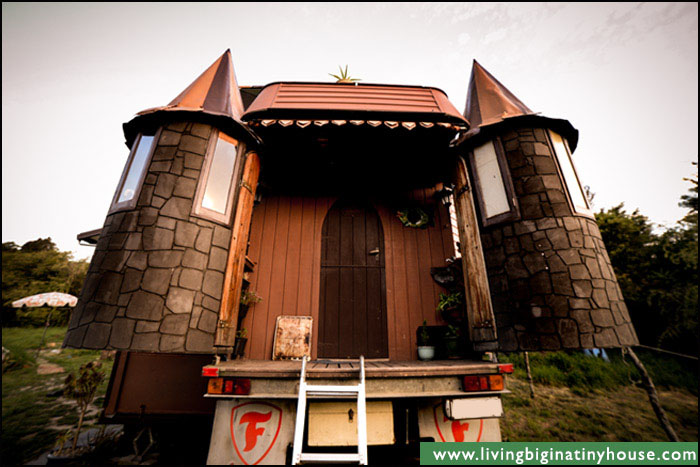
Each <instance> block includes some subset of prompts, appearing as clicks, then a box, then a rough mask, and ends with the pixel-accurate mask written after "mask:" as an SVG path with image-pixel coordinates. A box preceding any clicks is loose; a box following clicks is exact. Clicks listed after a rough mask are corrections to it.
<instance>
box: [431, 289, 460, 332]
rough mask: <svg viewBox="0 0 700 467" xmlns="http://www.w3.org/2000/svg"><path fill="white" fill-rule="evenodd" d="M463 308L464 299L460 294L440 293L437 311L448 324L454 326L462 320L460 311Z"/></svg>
mask: <svg viewBox="0 0 700 467" xmlns="http://www.w3.org/2000/svg"><path fill="white" fill-rule="evenodd" d="M463 307H464V297H463V295H462V292H454V293H448V294H444V293H440V301H439V302H438V306H437V311H439V312H440V314H441V315H442V318H443V319H444V320H445V321H447V322H448V323H451V324H455V323H459V322H461V320H462V314H463V313H462V309H463Z"/></svg>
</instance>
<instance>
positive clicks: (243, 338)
mask: <svg viewBox="0 0 700 467" xmlns="http://www.w3.org/2000/svg"><path fill="white" fill-rule="evenodd" d="M247 342H248V330H247V329H246V328H240V329H239V330H237V331H236V341H235V342H234V343H233V356H234V358H243V356H244V355H245V345H246V343H247Z"/></svg>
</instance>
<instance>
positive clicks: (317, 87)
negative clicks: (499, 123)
mask: <svg viewBox="0 0 700 467" xmlns="http://www.w3.org/2000/svg"><path fill="white" fill-rule="evenodd" d="M242 119H243V120H245V121H248V122H253V121H257V122H261V123H262V122H270V121H275V122H287V121H291V122H294V124H297V125H298V126H302V127H303V125H305V123H304V122H314V124H316V125H322V124H323V123H322V122H331V123H335V124H340V123H339V122H345V123H348V122H349V123H351V124H352V123H353V122H354V124H356V125H360V124H365V123H368V124H369V125H371V126H379V125H380V124H381V125H386V126H388V127H389V128H392V127H398V126H403V127H404V128H408V127H412V126H413V125H420V124H421V122H423V123H424V124H425V125H424V127H427V126H426V125H428V124H431V123H432V124H440V123H442V124H446V125H451V126H455V127H459V128H467V127H468V126H469V122H468V121H467V119H466V118H464V117H463V116H462V115H460V113H459V111H458V110H457V109H456V108H455V107H454V106H453V105H452V103H451V102H450V101H449V100H448V99H447V96H446V95H445V93H444V92H443V91H441V90H439V89H436V88H428V87H420V86H397V85H379V84H358V83H354V84H341V83H272V84H268V85H267V86H265V87H264V88H263V90H262V91H261V92H260V94H259V95H258V97H257V98H256V99H255V101H254V102H253V103H252V104H251V105H250V107H249V108H248V110H247V111H246V112H245V113H244V114H243V116H242ZM297 122H302V123H301V124H298V123H297ZM359 122H361V123H359ZM370 122H380V123H379V124H377V125H373V123H370ZM342 124H344V123H342ZM283 126H284V124H283Z"/></svg>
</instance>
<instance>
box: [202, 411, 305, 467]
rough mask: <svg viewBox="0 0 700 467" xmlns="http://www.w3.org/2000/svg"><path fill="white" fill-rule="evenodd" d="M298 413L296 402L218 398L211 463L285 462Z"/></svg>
mask: <svg viewBox="0 0 700 467" xmlns="http://www.w3.org/2000/svg"><path fill="white" fill-rule="evenodd" d="M295 416H296V404H295V403H294V402H292V401H283V400H273V401H261V400H251V399H227V400H219V401H217V403H216V413H215V415H214V426H213V428H212V432H211V442H210V443H209V456H208V457H207V464H208V465H253V464H258V465H270V464H272V465H283V464H285V461H286V454H287V447H288V446H289V444H290V443H291V442H292V439H293V438H294V419H295Z"/></svg>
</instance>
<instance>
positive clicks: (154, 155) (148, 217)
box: [64, 51, 259, 353]
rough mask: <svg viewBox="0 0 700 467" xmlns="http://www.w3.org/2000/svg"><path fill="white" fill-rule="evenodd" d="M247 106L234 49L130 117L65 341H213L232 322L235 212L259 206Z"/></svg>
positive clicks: (151, 345)
mask: <svg viewBox="0 0 700 467" xmlns="http://www.w3.org/2000/svg"><path fill="white" fill-rule="evenodd" d="M242 113H243V105H242V102H241V95H240V92H239V88H238V85H237V83H236V77H235V74H234V70H233V65H232V61H231V53H230V51H226V52H225V53H224V54H223V55H222V56H221V57H220V58H219V59H218V60H216V61H215V62H214V63H213V64H212V65H211V66H210V67H209V68H208V69H207V70H206V71H204V73H202V74H201V75H200V76H199V77H198V78H197V79H196V80H195V81H194V82H193V83H192V84H191V85H190V86H189V87H187V88H186V89H185V90H184V91H183V92H182V93H180V94H179V95H178V96H177V97H176V98H175V99H173V101H172V102H170V104H168V105H167V106H164V107H158V108H154V109H148V110H145V111H143V112H140V113H139V114H137V116H136V117H135V118H134V119H132V120H131V121H130V122H128V123H126V124H124V135H125V137H126V143H127V146H128V147H129V148H130V154H129V157H128V159H127V162H126V165H125V168H124V172H123V174H122V177H121V179H120V181H119V185H118V186H117V189H116V192H115V194H114V198H113V200H112V203H111V206H110V208H109V212H108V215H107V218H106V220H105V223H104V226H103V228H102V230H101V233H100V236H99V241H98V242H97V246H96V250H95V253H94V255H93V258H92V261H91V263H90V268H89V270H88V274H87V277H86V279H85V283H84V286H83V289H82V292H81V295H80V299H79V302H78V305H77V306H76V308H75V310H74V312H73V315H72V317H71V320H70V324H69V330H68V333H67V335H66V339H65V342H64V345H66V346H68V347H76V348H90V349H118V350H139V351H149V352H186V353H211V352H213V345H214V340H215V333H216V331H217V327H218V328H219V329H220V330H222V329H223V330H226V329H230V328H234V331H235V317H232V316H231V314H232V313H233V314H235V313H236V312H237V307H233V305H232V304H233V303H237V300H238V296H237V295H236V291H238V293H240V277H238V276H241V275H242V267H243V261H242V260H241V258H240V257H241V256H243V258H244V256H245V249H243V251H242V252H241V251H238V250H240V249H241V248H240V245H238V244H237V243H236V242H237V239H238V238H245V239H246V241H247V231H245V232H241V229H240V228H239V227H240V225H239V224H241V222H239V224H236V222H234V219H236V220H240V219H239V218H240V217H241V216H242V215H244V212H245V211H246V210H247V211H250V210H252V197H253V196H254V195H253V193H254V190H255V187H256V185H257V173H258V171H259V162H258V157H257V155H256V153H255V152H253V149H254V148H255V146H256V138H255V136H254V135H253V134H252V133H251V132H250V131H249V130H247V128H246V127H245V126H244V125H242V124H241V123H240V122H239V118H240V116H241V114H242ZM246 177H247V178H246ZM242 178H243V180H242ZM240 185H244V186H245V187H246V188H247V189H246V190H242V191H244V194H241V195H239V186H240ZM242 205H245V206H248V205H250V206H249V207H246V208H242V207H241V206H242ZM248 214H249V212H248ZM249 219H250V218H249V217H248V221H249ZM242 224H244V230H245V229H247V226H248V225H249V222H247V221H243V222H242ZM233 250H236V251H235V253H234V252H232V251H233ZM239 266H240V267H239ZM238 269H240V270H241V273H239V274H238V276H237V275H236V274H237V271H238ZM220 318H221V319H220ZM231 322H233V325H231ZM217 323H218V324H217ZM224 334H226V333H225V332H224ZM222 345H229V344H228V341H227V342H224V343H223V344H222Z"/></svg>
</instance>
